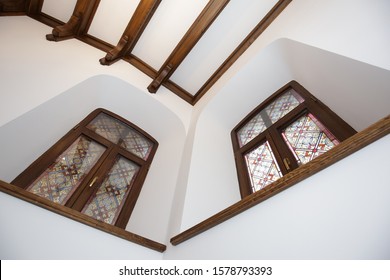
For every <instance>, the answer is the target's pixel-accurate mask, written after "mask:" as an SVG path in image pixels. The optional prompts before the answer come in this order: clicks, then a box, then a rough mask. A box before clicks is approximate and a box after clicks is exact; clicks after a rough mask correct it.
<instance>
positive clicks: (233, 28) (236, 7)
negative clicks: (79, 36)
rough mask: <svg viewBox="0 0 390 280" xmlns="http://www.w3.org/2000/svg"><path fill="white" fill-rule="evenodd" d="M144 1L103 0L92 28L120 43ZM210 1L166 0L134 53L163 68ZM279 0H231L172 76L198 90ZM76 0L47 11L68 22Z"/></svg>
mask: <svg viewBox="0 0 390 280" xmlns="http://www.w3.org/2000/svg"><path fill="white" fill-rule="evenodd" d="M139 2H140V0H133V1H129V0H101V1H100V4H99V7H98V9H97V12H96V14H95V17H94V19H93V21H92V23H91V26H90V29H89V31H88V34H90V35H92V36H94V37H97V38H99V39H101V40H103V41H105V42H107V43H109V44H111V45H113V46H116V45H117V43H118V41H119V39H120V37H121V35H122V33H123V31H124V30H125V28H126V26H127V24H128V23H129V21H130V18H131V16H132V15H133V13H134V11H135V9H136V8H137V5H138V4H139ZM208 2H209V1H207V0H197V1H193V0H184V1H183V0H163V1H161V3H160V5H159V7H158V8H157V10H156V12H155V14H154V16H153V17H152V19H151V21H150V22H149V24H148V26H147V27H146V29H145V31H144V32H143V34H142V35H141V37H140V39H139V41H138V43H137V45H136V46H135V48H134V49H133V51H132V54H133V55H135V56H136V57H138V58H140V59H141V60H142V61H144V62H146V63H147V64H148V65H150V66H151V67H152V68H154V69H155V70H156V71H158V70H159V69H160V68H161V66H162V65H163V64H164V62H165V61H166V59H167V58H168V57H169V55H170V54H171V52H172V51H173V50H174V48H175V47H176V45H177V44H178V43H179V41H180V40H181V39H182V37H183V36H184V34H185V33H186V32H187V30H188V29H189V27H190V26H191V25H192V24H193V23H194V21H195V20H196V18H197V17H198V15H199V14H200V13H201V11H202V10H203V8H204V7H205V6H206V5H207V3H208ZM277 2H278V1H277V0H262V1H259V0H231V1H230V2H229V3H228V5H227V6H226V7H225V9H224V10H223V11H222V12H221V14H220V15H219V16H218V18H217V19H216V20H215V21H214V23H213V25H212V26H211V27H210V28H209V29H208V30H207V31H206V32H205V34H204V36H203V37H202V38H201V39H200V41H199V42H198V44H197V45H196V46H195V47H194V48H193V49H192V51H191V52H190V54H189V55H188V56H187V57H186V58H185V60H184V61H183V62H182V64H181V65H180V66H179V67H178V68H177V70H176V71H175V72H174V74H173V75H172V76H171V78H170V79H171V80H172V81H173V82H174V83H176V84H178V85H179V86H180V87H182V88H183V89H184V90H186V91H187V92H188V93H190V94H191V95H194V94H196V93H197V91H198V90H199V89H200V88H201V87H202V86H203V84H204V83H205V82H206V81H207V80H208V79H209V77H210V76H211V75H212V74H213V73H214V72H215V71H216V70H217V69H218V68H219V66H220V65H221V64H222V63H223V62H224V61H225V60H226V59H227V58H228V57H229V55H230V54H231V53H232V52H233V51H234V50H235V49H236V48H237V46H238V45H239V44H240V43H241V42H242V41H243V39H244V38H245V37H246V36H247V35H248V34H249V33H250V32H251V31H252V29H253V28H254V27H255V26H256V25H257V24H258V23H259V22H260V21H261V19H262V18H263V17H264V16H265V15H266V14H267V13H268V12H269V11H270V10H271V8H272V7H273V6H274V5H275V4H276V3H277ZM75 3H76V0H45V1H44V4H43V8H42V12H44V13H46V14H48V15H50V16H52V17H54V18H57V19H59V20H61V21H63V22H67V21H68V19H69V18H70V16H71V14H72V11H73V8H74V6H75ZM112 15H115V18H113V17H112Z"/></svg>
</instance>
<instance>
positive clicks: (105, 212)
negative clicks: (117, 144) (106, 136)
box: [82, 157, 139, 224]
mask: <svg viewBox="0 0 390 280" xmlns="http://www.w3.org/2000/svg"><path fill="white" fill-rule="evenodd" d="M138 171H139V166H138V165H136V164H135V163H133V162H132V161H130V160H127V159H125V158H123V157H119V158H118V159H117V160H116V162H115V164H114V165H113V167H112V168H111V170H110V172H109V173H108V175H107V176H106V178H105V179H104V181H103V183H102V184H101V185H100V187H99V189H98V191H97V192H96V194H95V195H93V196H92V197H91V198H90V199H89V201H88V202H87V204H86V205H85V206H84V209H83V210H82V213H84V214H86V215H88V216H91V217H93V218H95V219H97V220H100V221H104V222H105V223H108V224H115V222H116V220H117V218H118V215H119V213H120V211H121V209H122V207H123V204H124V201H125V200H126V198H127V196H128V194H129V192H130V190H131V187H132V185H133V183H134V180H135V177H136V175H137V173H138Z"/></svg>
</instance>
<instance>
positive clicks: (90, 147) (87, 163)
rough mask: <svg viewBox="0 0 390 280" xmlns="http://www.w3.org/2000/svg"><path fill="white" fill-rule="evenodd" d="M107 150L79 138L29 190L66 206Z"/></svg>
mask: <svg viewBox="0 0 390 280" xmlns="http://www.w3.org/2000/svg"><path fill="white" fill-rule="evenodd" d="M105 150H106V148H105V147H103V146H102V145H100V144H98V143H96V142H94V141H92V140H90V139H88V138H86V137H84V136H80V137H79V138H78V139H77V140H76V141H75V142H73V143H72V144H71V145H70V146H69V147H68V148H67V149H66V150H65V151H64V152H63V153H62V154H61V155H60V156H59V157H58V158H57V159H56V160H55V162H54V163H53V164H52V165H51V166H49V167H48V168H47V169H46V170H45V171H44V172H43V173H42V174H41V175H40V176H39V177H38V178H37V179H36V180H35V181H34V182H33V183H32V184H31V185H30V186H29V187H28V188H27V190H28V191H29V192H32V193H34V194H36V195H39V196H41V197H44V198H47V199H49V200H51V201H53V202H56V203H59V204H62V205H64V204H65V203H66V201H67V200H68V199H69V198H70V196H71V195H72V194H73V192H74V191H75V190H76V188H77V187H78V186H79V184H80V182H81V181H82V180H83V179H84V177H85V176H86V175H87V174H88V172H89V171H90V170H91V169H92V167H93V166H94V165H95V164H96V162H97V161H98V160H99V158H100V157H101V156H102V154H103V153H104V151H105Z"/></svg>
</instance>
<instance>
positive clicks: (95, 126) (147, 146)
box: [87, 113, 153, 160]
mask: <svg viewBox="0 0 390 280" xmlns="http://www.w3.org/2000/svg"><path fill="white" fill-rule="evenodd" d="M87 127H88V128H89V129H91V130H93V131H95V132H96V133H97V134H99V135H101V136H103V137H104V138H106V139H108V140H110V141H111V142H113V143H114V144H120V145H121V146H122V147H123V148H125V149H126V150H128V151H129V152H132V153H133V154H135V155H137V156H139V157H141V158H142V159H144V160H146V159H147V158H148V156H149V154H150V151H151V150H152V147H153V143H152V142H151V141H150V140H148V139H147V138H145V137H144V136H143V135H141V134H140V133H138V132H137V131H136V130H134V129H133V128H131V127H130V126H128V125H126V124H124V123H122V122H120V121H118V120H116V119H114V118H112V117H110V116H108V115H107V114H104V113H100V114H99V115H98V116H97V117H96V118H95V119H93V120H92V121H91V122H90V123H89V124H88V125H87Z"/></svg>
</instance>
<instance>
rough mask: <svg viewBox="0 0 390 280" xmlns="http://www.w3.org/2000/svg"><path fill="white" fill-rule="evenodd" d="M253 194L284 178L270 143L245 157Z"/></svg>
mask: <svg viewBox="0 0 390 280" xmlns="http://www.w3.org/2000/svg"><path fill="white" fill-rule="evenodd" d="M245 160H246V164H247V167H248V172H249V177H250V180H251V184H252V190H253V192H255V191H258V190H261V189H262V188H264V187H265V186H267V185H269V184H271V183H272V182H275V181H276V180H277V179H279V178H280V177H282V173H281V172H280V169H279V166H278V164H277V163H276V160H275V158H274V155H273V153H272V151H271V148H270V146H269V144H268V142H265V143H264V144H262V145H260V146H259V147H257V148H256V149H254V150H253V151H251V152H249V153H248V154H246V155H245Z"/></svg>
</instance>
